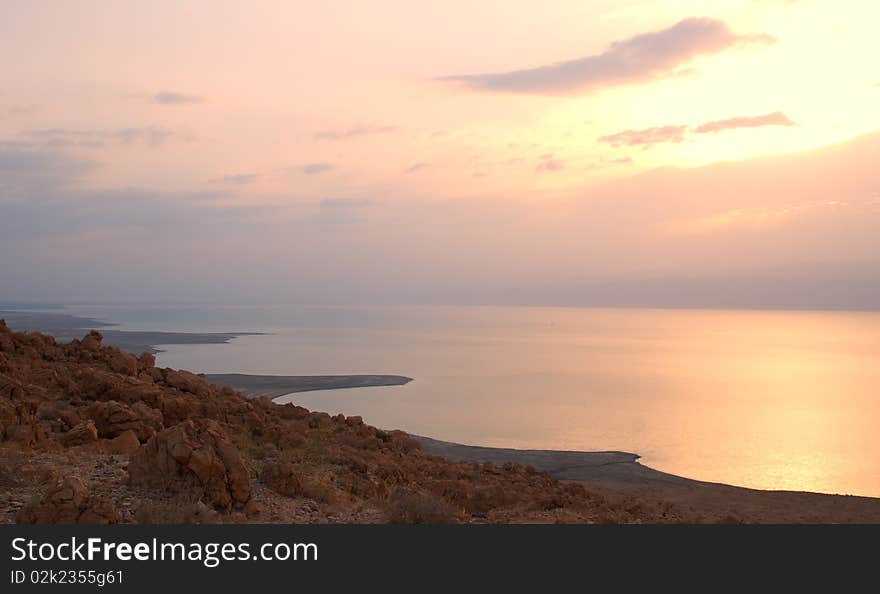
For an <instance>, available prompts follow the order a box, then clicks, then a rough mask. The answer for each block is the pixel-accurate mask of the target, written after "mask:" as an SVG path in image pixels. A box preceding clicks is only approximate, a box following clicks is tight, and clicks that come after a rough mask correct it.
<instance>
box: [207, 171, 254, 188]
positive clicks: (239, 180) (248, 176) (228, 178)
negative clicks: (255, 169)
mask: <svg viewBox="0 0 880 594" xmlns="http://www.w3.org/2000/svg"><path fill="white" fill-rule="evenodd" d="M257 177H258V176H257V174H256V173H239V174H236V175H224V176H223V177H221V178H218V179H215V180H211V181H215V182H220V183H223V184H231V185H238V186H243V185H245V184H252V183H254V182H255V181H257Z"/></svg>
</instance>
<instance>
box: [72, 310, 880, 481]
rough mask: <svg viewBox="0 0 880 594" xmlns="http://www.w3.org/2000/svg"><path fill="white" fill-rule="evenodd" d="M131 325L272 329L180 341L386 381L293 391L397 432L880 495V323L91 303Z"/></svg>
mask: <svg viewBox="0 0 880 594" xmlns="http://www.w3.org/2000/svg"><path fill="white" fill-rule="evenodd" d="M73 313H82V314H99V315H102V316H104V317H106V318H109V319H111V320H114V321H121V322H123V325H122V326H121V328H122V329H152V330H191V331H232V330H260V331H269V332H274V334H272V335H270V336H248V337H241V338H238V339H235V340H234V341H232V343H230V344H227V345H177V346H170V347H167V352H165V353H162V354H161V355H160V356H159V364H161V365H167V366H172V367H182V368H186V369H192V370H196V371H203V372H242V373H274V374H286V375H295V374H334V373H339V374H346V373H389V374H401V375H408V376H411V377H413V378H415V381H413V382H412V383H410V384H409V385H407V386H403V387H393V388H364V389H357V390H337V391H331V392H313V393H306V394H295V395H291V396H289V397H287V398H289V399H290V400H291V401H294V402H297V403H300V404H302V405H304V406H306V407H309V408H312V409H319V410H326V411H328V412H331V413H336V412H344V413H346V414H348V415H362V416H363V417H364V418H365V419H366V420H367V421H368V422H370V423H371V424H374V425H378V426H382V427H386V428H401V429H405V430H407V431H410V432H414V433H418V434H422V435H429V436H432V437H437V438H440V439H445V440H450V441H458V442H462V443H470V444H479V445H488V446H503V447H516V448H547V449H576V450H605V449H618V450H626V451H631V452H635V453H638V454H641V455H642V456H643V461H644V462H645V463H646V464H648V465H650V466H653V467H655V468H658V469H660V470H664V471H667V472H672V473H675V474H680V475H684V476H688V477H692V478H698V479H702V480H709V481H720V482H726V483H732V484H737V485H743V486H751V487H757V488H767V489H796V490H811V491H822V492H838V493H853V494H861V495H872V496H880V461H878V460H877V458H876V456H874V455H873V454H874V452H877V451H880V431H878V430H877V427H878V426H880V394H878V386H880V364H878V362H880V314H874V313H850V312H756V311H708V310H644V309H641V310H640V309H621V310H611V309H588V308H496V307H459V308H446V307H412V308H364V309H342V308H302V307H292V306H289V307H286V306H272V307H238V308H236V307H225V308H216V307H215V308H205V307H161V308H155V307H154V308H146V307H143V308H132V307H111V306H89V307H79V308H73Z"/></svg>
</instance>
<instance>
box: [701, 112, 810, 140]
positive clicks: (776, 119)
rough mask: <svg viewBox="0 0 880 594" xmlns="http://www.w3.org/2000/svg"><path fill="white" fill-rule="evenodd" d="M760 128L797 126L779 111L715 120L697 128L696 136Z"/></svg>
mask: <svg viewBox="0 0 880 594" xmlns="http://www.w3.org/2000/svg"><path fill="white" fill-rule="evenodd" d="M760 126H797V124H795V123H794V122H793V121H791V119H789V117H788V116H787V115H785V114H784V113H782V112H781V111H777V112H774V113H768V114H766V115H760V116H751V117H738V118H729V119H726V120H717V121H714V122H707V123H705V124H703V125H701V126H699V127H697V129H696V132H697V133H698V134H706V133H709V132H713V133H715V132H722V131H724V130H732V129H734V128H758V127H760Z"/></svg>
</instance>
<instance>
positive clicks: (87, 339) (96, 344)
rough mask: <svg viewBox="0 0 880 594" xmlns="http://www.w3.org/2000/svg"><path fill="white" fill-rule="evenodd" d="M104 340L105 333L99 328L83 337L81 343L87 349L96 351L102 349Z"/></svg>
mask: <svg viewBox="0 0 880 594" xmlns="http://www.w3.org/2000/svg"><path fill="white" fill-rule="evenodd" d="M102 340H104V335H103V334H101V333H100V332H98V331H97V330H92V331H91V332H89V333H88V334H86V335H85V336H84V337H83V339H82V341H81V342H80V345H81V346H82V347H83V348H84V349H85V350H87V351H92V352H96V351H99V350H100V349H101V341H102Z"/></svg>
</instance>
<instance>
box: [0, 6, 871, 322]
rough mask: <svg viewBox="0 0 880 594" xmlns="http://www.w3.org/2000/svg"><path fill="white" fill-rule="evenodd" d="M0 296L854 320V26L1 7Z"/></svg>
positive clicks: (590, 12) (395, 12)
mask: <svg viewBox="0 0 880 594" xmlns="http://www.w3.org/2000/svg"><path fill="white" fill-rule="evenodd" d="M2 4H3V8H2V11H3V18H2V19H0V73H2V83H0V253H2V257H0V279H2V281H0V300H9V301H22V300H36V301H49V302H67V303H74V302H95V301H155V302H171V301H173V302H181V301H185V302H212V303H214V302H221V303H226V302H229V303H245V302H247V303H253V302H266V303H268V302H284V303H293V302H308V303H316V302H317V303H342V304H348V303H450V304H456V303H479V304H519V305H530V304H542V305H627V306H629V305H632V306H663V307H667V306H671V307H674V306H681V307H749V308H835V309H836V308H854V309H877V308H878V307H880V278H878V277H880V275H878V274H877V270H880V173H878V171H880V167H878V166H877V163H880V109H877V106H878V105H880V67H878V64H877V60H876V56H878V55H880V36H877V35H876V23H877V22H878V17H880V6H878V5H877V4H876V3H875V2H873V1H867V0H866V1H859V0H836V1H830V0H719V1H714V2H707V1H695V0H653V1H646V0H587V1H584V0H581V1H576V2H575V1H568V0H557V1H556V2H553V3H550V4H548V3H546V2H537V1H528V2H527V1H516V0H509V1H507V2H504V3H500V2H489V1H482V2H474V1H473V0H470V1H468V2H464V1H459V0H448V1H446V2H430V3H429V2H403V1H402V0H376V1H374V2H369V3H367V2H354V1H351V2H334V1H323V2H308V1H303V2H296V3H291V2H286V1H272V0H255V1H253V2H248V3H244V2H236V1H229V0H210V1H208V0H190V1H186V0H174V1H171V0H168V1H166V0H153V1H151V2H140V1H128V0H117V1H114V2H110V1H97V0H81V1H78V2H56V1H50V0H3V2H2Z"/></svg>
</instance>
